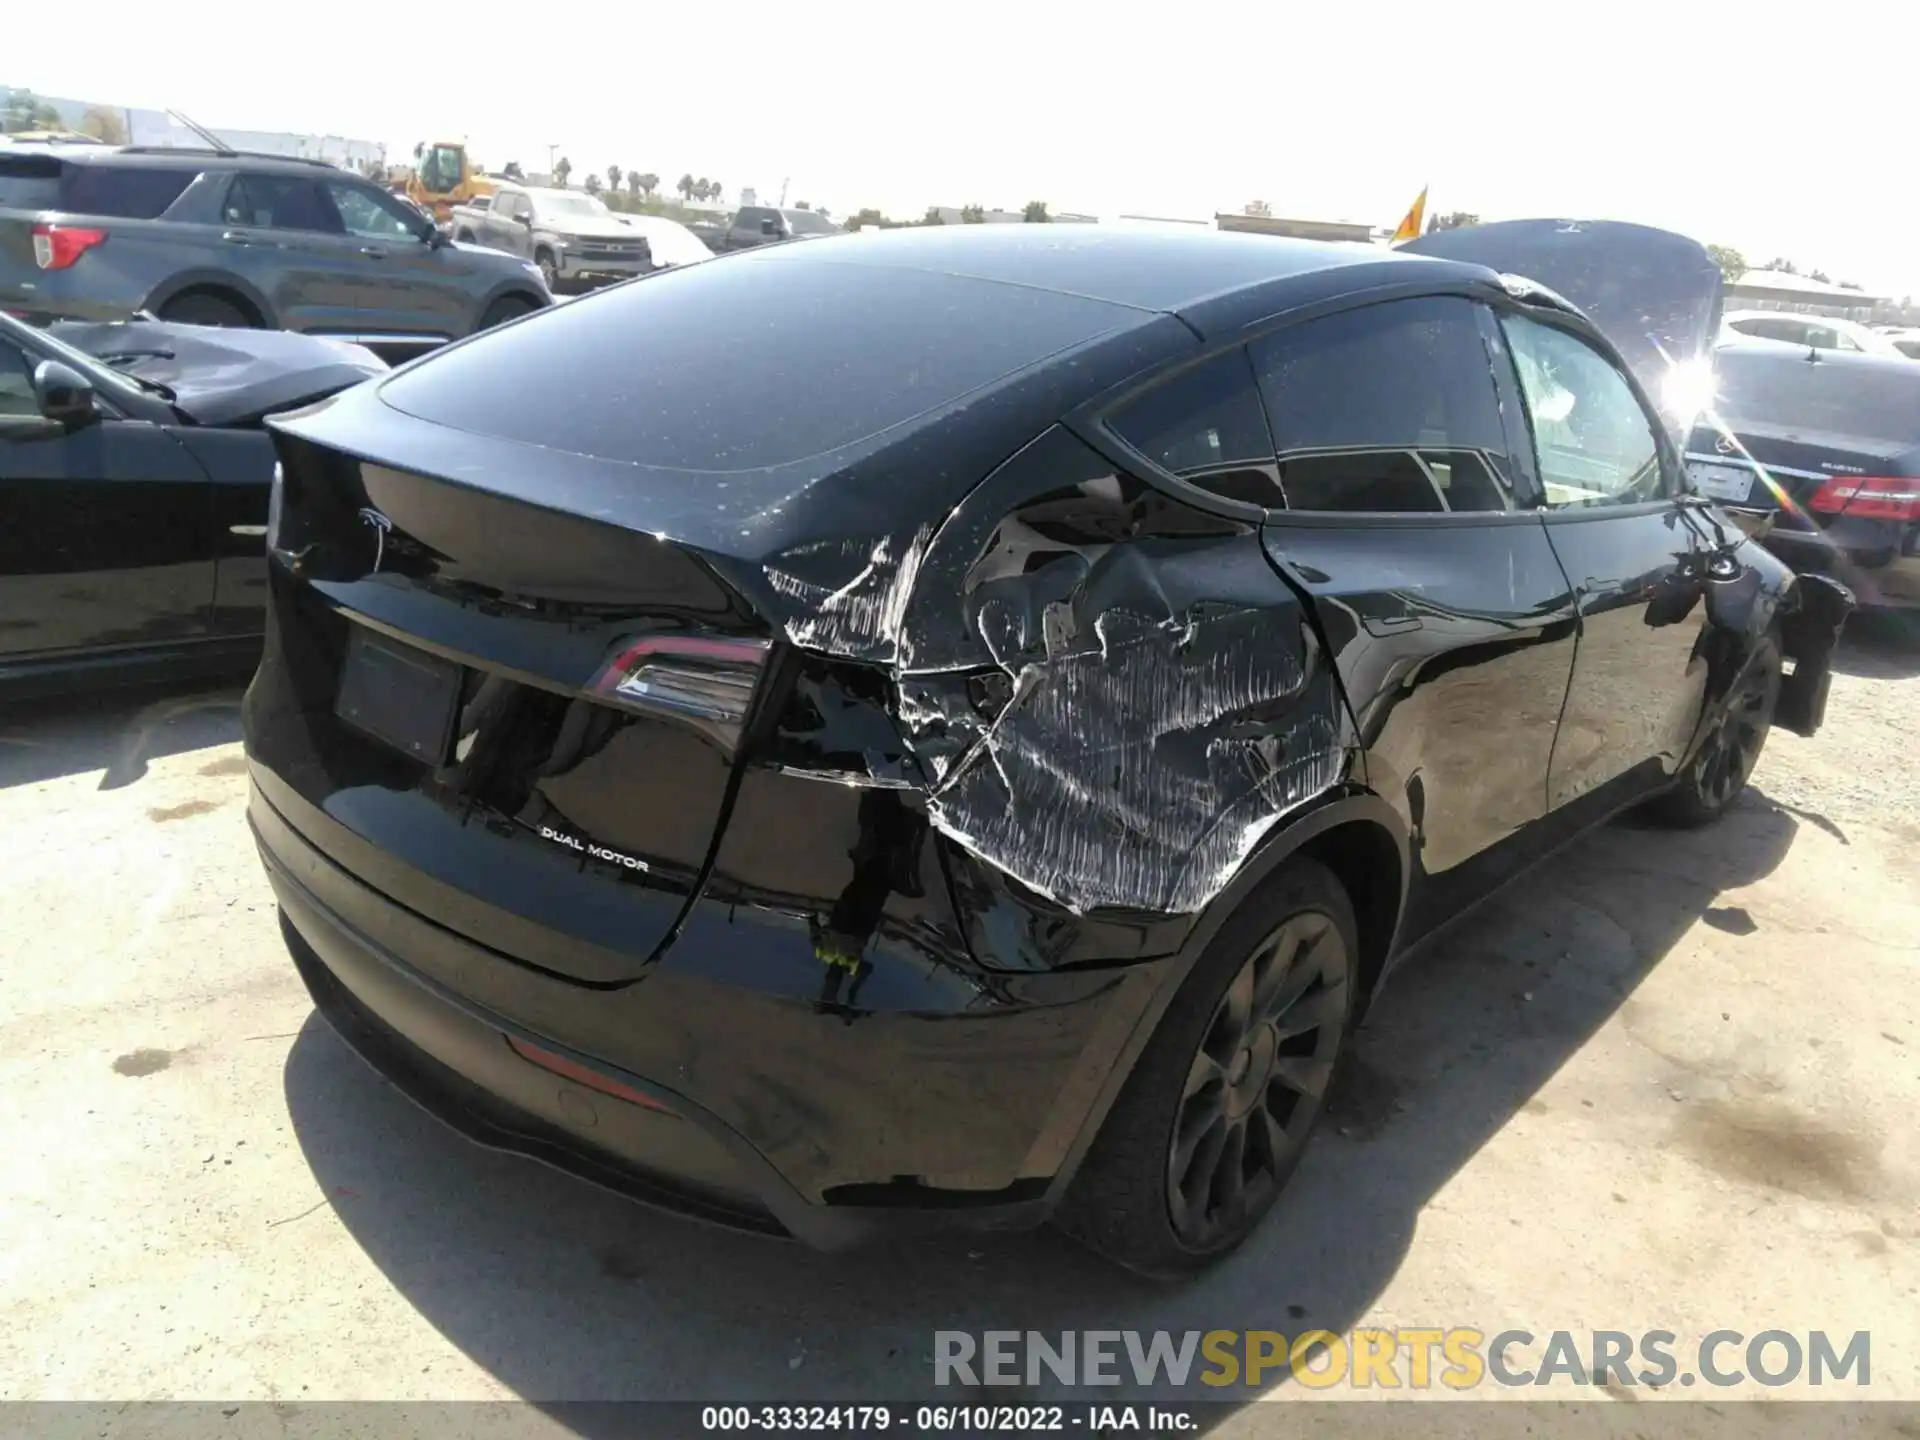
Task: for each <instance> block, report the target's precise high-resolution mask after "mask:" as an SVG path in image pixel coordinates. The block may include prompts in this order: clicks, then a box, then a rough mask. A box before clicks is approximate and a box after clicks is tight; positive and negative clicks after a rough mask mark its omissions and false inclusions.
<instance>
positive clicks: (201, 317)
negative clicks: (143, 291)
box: [160, 290, 258, 330]
mask: <svg viewBox="0 0 1920 1440" xmlns="http://www.w3.org/2000/svg"><path fill="white" fill-rule="evenodd" d="M160 318H161V319H162V320H171V321H173V322H174V323H175V324H178V325H223V326H225V327H226V328H228V329H230V330H253V329H257V328H258V322H257V321H255V319H254V318H253V317H252V316H251V315H249V314H248V313H247V312H246V311H245V310H242V309H241V308H240V307H239V306H238V305H237V304H235V303H234V302H233V301H231V300H228V299H226V298H225V297H223V296H220V295H213V294H209V293H208V292H207V291H205V290H190V291H188V292H187V293H186V294H185V295H176V296H174V297H173V299H171V300H169V301H168V302H167V303H166V304H165V305H162V306H161V307H160Z"/></svg>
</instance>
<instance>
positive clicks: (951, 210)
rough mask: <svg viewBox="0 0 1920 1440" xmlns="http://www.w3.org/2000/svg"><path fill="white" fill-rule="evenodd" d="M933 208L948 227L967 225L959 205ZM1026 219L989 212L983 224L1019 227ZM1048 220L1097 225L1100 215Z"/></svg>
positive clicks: (1070, 213) (1068, 214) (1019, 214)
mask: <svg viewBox="0 0 1920 1440" xmlns="http://www.w3.org/2000/svg"><path fill="white" fill-rule="evenodd" d="M933 208H934V209H935V210H938V211H939V212H940V218H941V220H943V221H944V222H945V223H947V224H948V225H961V224H964V223H966V222H965V220H964V219H963V218H962V216H961V214H960V207H959V206H957V205H936V206H934V207H933ZM1026 218H1027V216H1026V212H1025V211H1023V210H989V211H987V212H986V216H985V219H984V220H983V221H982V222H981V223H982V224H986V225H1019V224H1023V223H1024V222H1025V221H1026ZM1048 219H1050V220H1051V221H1052V222H1053V223H1054V224H1055V225H1097V224H1099V223H1100V217H1099V216H1098V215H1079V214H1076V213H1074V212H1073V211H1071V210H1063V211H1061V212H1060V213H1059V214H1057V215H1049V216H1048Z"/></svg>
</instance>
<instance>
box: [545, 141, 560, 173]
mask: <svg viewBox="0 0 1920 1440" xmlns="http://www.w3.org/2000/svg"><path fill="white" fill-rule="evenodd" d="M559 148H560V147H559V146H558V145H549V146H547V179H548V180H552V179H553V152H554V151H556V150H558V149H559Z"/></svg>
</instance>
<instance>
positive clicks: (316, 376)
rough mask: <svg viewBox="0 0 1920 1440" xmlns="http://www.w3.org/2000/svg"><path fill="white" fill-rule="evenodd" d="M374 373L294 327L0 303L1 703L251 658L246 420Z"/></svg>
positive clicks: (259, 470) (259, 437)
mask: <svg viewBox="0 0 1920 1440" xmlns="http://www.w3.org/2000/svg"><path fill="white" fill-rule="evenodd" d="M386 368H387V367H386V365H385V364H384V363H383V362H382V361H381V360H379V359H378V358H377V357H376V356H374V355H373V354H371V353H370V352H368V351H366V350H363V349H361V348H360V347H359V346H356V345H348V344H344V343H342V342H339V341H333V340H321V339H314V338H310V337H308V336H304V335H289V334H283V333H280V332H275V331H236V330H216V329H206V328H203V327H200V326H195V325H172V324H163V323H160V322H156V321H134V322H129V323H126V324H113V325H73V324H61V325H55V326H54V327H52V329H51V330H36V329H34V328H32V327H30V326H27V325H24V324H22V323H21V322H19V321H18V320H15V319H13V318H12V317H11V316H7V315H4V314H0V694H6V695H11V696H15V697H18V696H20V695H24V694H29V693H32V694H38V693H41V692H44V691H48V690H52V689H61V688H66V687H69V686H73V685H76V684H91V683H111V682H118V681H129V680H141V679H153V678H172V677H175V676H187V675H210V674H216V673H220V672H224V671H244V670H247V669H251V668H252V665H253V663H254V661H255V659H257V657H258V656H259V653H260V635H261V630H262V627H263V624H264V600H265V594H266V573H265V572H266V559H265V556H266V549H265V541H264V539H263V537H264V536H265V534H266V528H267V500H268V496H269V493H270V490H271V482H272V477H273V466H274V456H273V445H272V442H271V441H270V440H269V439H268V438H267V433H266V430H265V428H264V425H263V421H264V419H265V417H266V416H267V415H269V414H271V413H274V412H276V411H280V410H287V409H291V408H293V407H295V406H298V405H302V404H305V403H307V402H308V401H311V400H315V399H319V398H322V397H324V396H326V395H330V394H332V393H334V392H336V391H338V390H340V389H342V388H344V387H346V386H349V385H354V384H358V383H359V382H360V381H361V380H364V379H366V378H367V377H368V376H370V375H376V374H381V373H383V372H384V371H385V370H386Z"/></svg>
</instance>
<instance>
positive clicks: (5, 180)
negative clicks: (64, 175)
mask: <svg viewBox="0 0 1920 1440" xmlns="http://www.w3.org/2000/svg"><path fill="white" fill-rule="evenodd" d="M61 168H62V167H61V164H60V162H59V161H58V160H57V159H55V158H54V157H53V156H51V155H0V210H57V209H59V208H60V171H61Z"/></svg>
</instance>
